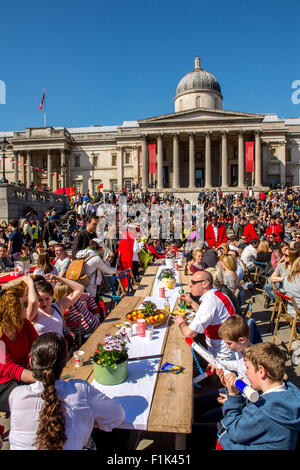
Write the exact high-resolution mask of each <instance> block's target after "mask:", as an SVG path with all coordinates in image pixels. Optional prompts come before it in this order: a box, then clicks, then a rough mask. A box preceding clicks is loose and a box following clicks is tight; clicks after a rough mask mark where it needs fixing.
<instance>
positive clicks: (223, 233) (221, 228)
mask: <svg viewBox="0 0 300 470" xmlns="http://www.w3.org/2000/svg"><path fill="white" fill-rule="evenodd" d="M205 240H206V242H207V244H208V246H209V248H213V249H215V248H218V246H219V245H221V243H226V242H227V240H228V237H227V230H226V227H225V225H223V224H221V223H219V222H218V219H217V216H216V215H213V216H212V217H211V223H210V224H208V226H207V227H206V231H205Z"/></svg>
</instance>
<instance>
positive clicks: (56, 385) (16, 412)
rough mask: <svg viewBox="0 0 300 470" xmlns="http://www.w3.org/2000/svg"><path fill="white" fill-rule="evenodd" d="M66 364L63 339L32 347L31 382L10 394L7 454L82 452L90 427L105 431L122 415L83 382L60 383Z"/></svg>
mask: <svg viewBox="0 0 300 470" xmlns="http://www.w3.org/2000/svg"><path fill="white" fill-rule="evenodd" d="M66 363H67V352H66V346H65V342H64V339H63V338H62V337H61V336H60V335H59V334H57V333H45V334H43V335H41V336H39V337H38V338H37V339H36V340H35V342H34V343H33V345H32V349H31V354H30V364H31V369H32V374H33V377H34V380H36V382H35V383H34V384H33V385H27V386H26V387H23V386H20V387H17V388H15V389H14V390H13V392H12V393H11V394H10V397H9V406H10V410H11V421H10V433H9V442H10V449H11V450H35V449H38V450H82V449H83V447H84V445H85V444H86V443H87V442H88V440H89V438H90V435H91V432H92V430H93V427H94V423H95V424H96V425H98V426H99V427H100V429H102V430H103V431H106V432H109V431H111V430H112V429H113V428H115V427H116V426H119V425H120V424H121V423H122V422H123V420H124V417H125V412H124V409H123V407H122V406H121V405H120V404H119V403H118V402H117V401H114V400H112V399H110V398H108V397H107V396H106V395H104V394H103V393H101V392H99V390H96V389H95V388H94V387H93V386H92V385H90V384H89V383H88V382H87V381H86V380H81V379H70V380H68V381H67V382H66V381H64V380H61V374H62V371H63V369H64V367H65V366H66Z"/></svg>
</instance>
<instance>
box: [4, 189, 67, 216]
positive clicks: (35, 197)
mask: <svg viewBox="0 0 300 470" xmlns="http://www.w3.org/2000/svg"><path fill="white" fill-rule="evenodd" d="M28 206H29V207H31V208H32V209H34V210H35V211H36V212H37V214H38V216H39V217H42V216H43V215H44V212H45V211H47V210H48V209H49V208H50V207H54V208H55V210H56V211H57V212H58V213H60V212H61V211H66V210H68V209H69V206H70V203H69V197H68V196H64V195H62V194H54V193H51V192H47V191H34V190H33V189H26V188H22V187H18V186H15V185H13V184H5V183H0V220H5V221H6V222H7V221H8V220H9V219H12V218H19V217H21V216H22V215H23V214H24V210H25V208H26V207H28Z"/></svg>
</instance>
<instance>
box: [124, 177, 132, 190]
mask: <svg viewBox="0 0 300 470" xmlns="http://www.w3.org/2000/svg"><path fill="white" fill-rule="evenodd" d="M124 186H125V188H126V190H127V191H131V180H129V179H128V180H125V181H124Z"/></svg>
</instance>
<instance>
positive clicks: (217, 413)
mask: <svg viewBox="0 0 300 470" xmlns="http://www.w3.org/2000/svg"><path fill="white" fill-rule="evenodd" d="M218 335H219V336H220V338H222V339H223V341H224V342H225V343H226V346H227V347H228V348H229V349H230V350H231V351H232V359H231V360H229V361H227V360H221V361H220V362H221V363H222V365H223V366H224V367H226V368H227V369H228V370H230V371H232V372H236V373H237V375H238V376H240V377H242V378H243V380H244V381H245V382H247V383H249V380H248V377H247V375H246V366H245V363H244V359H243V355H242V352H243V351H244V350H245V349H246V348H248V347H249V346H251V343H250V339H249V338H250V328H249V326H248V323H247V320H246V319H245V318H243V317H241V316H239V315H231V316H230V317H228V318H227V319H226V320H225V321H224V322H223V323H222V325H221V326H220V328H219V330H218ZM208 369H210V370H211V371H212V372H215V369H214V368H213V367H212V366H211V365H209V366H208ZM218 375H219V378H220V381H221V383H222V385H225V383H224V380H223V375H222V376H221V374H220V373H219V374H218ZM203 386H204V385H203ZM225 393H226V389H225V388H220V389H217V390H213V391H212V392H208V393H205V394H203V395H198V396H197V397H196V398H195V411H194V421H195V422H196V423H206V422H215V423H216V422H217V421H219V420H220V419H221V418H222V417H223V408H222V407H223V405H224V401H225V399H226V394H225Z"/></svg>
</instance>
